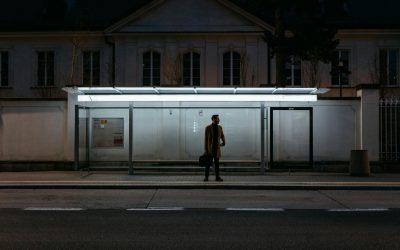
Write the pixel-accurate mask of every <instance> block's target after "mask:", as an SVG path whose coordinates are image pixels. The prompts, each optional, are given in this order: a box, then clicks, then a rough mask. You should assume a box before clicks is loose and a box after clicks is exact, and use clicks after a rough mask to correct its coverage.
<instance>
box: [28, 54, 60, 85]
mask: <svg viewBox="0 0 400 250" xmlns="http://www.w3.org/2000/svg"><path fill="white" fill-rule="evenodd" d="M39 53H45V61H46V64H45V74H44V76H45V77H44V78H45V82H44V83H43V84H41V83H39V67H40V65H39ZM48 53H53V65H52V66H53V83H52V84H48V74H47V70H48V66H47V65H48V64H47V54H48ZM35 62H36V63H35V76H36V77H35V78H34V79H35V83H34V86H36V87H55V86H56V82H57V81H56V52H55V50H54V49H36V50H35Z"/></svg>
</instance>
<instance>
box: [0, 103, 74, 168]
mask: <svg viewBox="0 0 400 250" xmlns="http://www.w3.org/2000/svg"><path fill="white" fill-rule="evenodd" d="M0 107H1V108H0V159H1V160H2V161H59V162H62V161H65V160H66V158H65V154H64V153H65V151H64V149H65V146H66V137H67V110H66V102H63V101H57V102H56V101H54V102H39V101H36V102H29V101H18V102H16V101H2V102H0Z"/></svg>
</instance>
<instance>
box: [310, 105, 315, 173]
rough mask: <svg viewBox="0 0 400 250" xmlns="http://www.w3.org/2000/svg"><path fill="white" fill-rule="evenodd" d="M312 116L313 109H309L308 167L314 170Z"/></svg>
mask: <svg viewBox="0 0 400 250" xmlns="http://www.w3.org/2000/svg"><path fill="white" fill-rule="evenodd" d="M313 120H314V115H313V108H311V109H310V142H309V144H310V167H311V168H314V124H313Z"/></svg>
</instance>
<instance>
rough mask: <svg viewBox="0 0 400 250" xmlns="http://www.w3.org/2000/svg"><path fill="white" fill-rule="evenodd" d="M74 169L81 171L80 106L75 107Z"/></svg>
mask: <svg viewBox="0 0 400 250" xmlns="http://www.w3.org/2000/svg"><path fill="white" fill-rule="evenodd" d="M74 142H75V143H74V158H75V164H74V169H75V171H77V170H78V169H79V106H78V105H75V141H74Z"/></svg>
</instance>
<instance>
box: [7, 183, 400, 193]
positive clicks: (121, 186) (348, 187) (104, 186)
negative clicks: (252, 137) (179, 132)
mask: <svg viewBox="0 0 400 250" xmlns="http://www.w3.org/2000/svg"><path fill="white" fill-rule="evenodd" d="M0 189H183V190H185V189H220V190H309V191H317V190H377V191H385V190H393V191H396V190H400V185H312V184H307V183H304V184H287V185H285V184H280V185H274V184H266V185H259V184H151V183H149V184H118V183H115V184H76V183H75V184H0Z"/></svg>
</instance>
